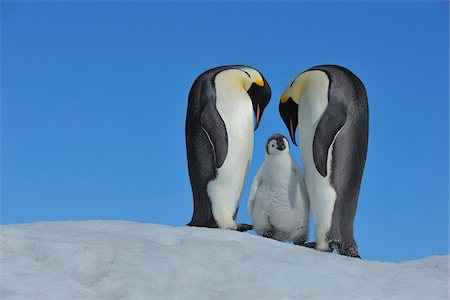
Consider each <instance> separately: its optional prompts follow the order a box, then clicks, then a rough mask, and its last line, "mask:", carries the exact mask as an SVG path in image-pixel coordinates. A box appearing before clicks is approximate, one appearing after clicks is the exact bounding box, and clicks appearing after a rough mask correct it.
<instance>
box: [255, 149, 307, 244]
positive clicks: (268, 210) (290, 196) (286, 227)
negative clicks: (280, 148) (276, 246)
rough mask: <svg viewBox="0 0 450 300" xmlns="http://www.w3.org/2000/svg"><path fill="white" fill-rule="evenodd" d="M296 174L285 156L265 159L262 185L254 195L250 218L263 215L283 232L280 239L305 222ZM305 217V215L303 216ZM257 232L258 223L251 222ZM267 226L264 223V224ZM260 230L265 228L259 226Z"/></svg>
mask: <svg viewBox="0 0 450 300" xmlns="http://www.w3.org/2000/svg"><path fill="white" fill-rule="evenodd" d="M298 181H299V178H298V177H297V175H296V174H295V173H293V171H292V161H291V158H290V156H288V157H281V156H280V157H276V158H275V157H274V158H271V159H270V160H266V161H265V163H264V173H263V174H262V176H261V185H260V186H259V188H258V192H257V193H256V196H255V207H254V210H253V215H252V217H253V219H256V218H261V219H264V222H263V223H267V224H268V225H272V226H273V227H274V229H275V230H276V231H281V232H283V233H284V235H285V236H284V237H283V238H282V239H283V240H286V239H289V238H290V237H291V234H292V233H294V232H295V231H296V229H298V227H300V226H302V225H305V224H302V221H304V220H301V218H302V217H304V216H303V214H304V213H303V211H304V210H305V209H304V208H303V207H302V205H301V203H300V202H301V201H303V199H302V197H301V192H300V186H299V185H298ZM305 219H306V218H305ZM253 223H254V225H255V230H256V231H257V233H258V234H260V233H259V232H258V228H257V223H256V222H253ZM263 227H267V226H263ZM262 229H263V230H261V234H260V235H262V232H263V231H264V229H266V230H267V228H262Z"/></svg>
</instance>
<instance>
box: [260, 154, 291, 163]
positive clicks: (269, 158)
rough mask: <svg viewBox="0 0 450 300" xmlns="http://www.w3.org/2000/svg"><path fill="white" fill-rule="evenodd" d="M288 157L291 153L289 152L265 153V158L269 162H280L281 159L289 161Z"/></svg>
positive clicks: (289, 157)
mask: <svg viewBox="0 0 450 300" xmlns="http://www.w3.org/2000/svg"><path fill="white" fill-rule="evenodd" d="M290 159H291V155H290V153H289V152H285V153H278V154H267V155H266V160H267V161H268V162H270V163H280V162H283V161H290Z"/></svg>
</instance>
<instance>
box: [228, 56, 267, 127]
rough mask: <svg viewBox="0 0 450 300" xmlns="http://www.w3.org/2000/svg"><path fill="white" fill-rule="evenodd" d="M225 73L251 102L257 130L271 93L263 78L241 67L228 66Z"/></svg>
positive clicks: (251, 69)
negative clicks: (240, 87) (245, 93)
mask: <svg viewBox="0 0 450 300" xmlns="http://www.w3.org/2000/svg"><path fill="white" fill-rule="evenodd" d="M223 68H227V69H226V70H224V71H223V72H226V73H227V75H228V78H230V80H232V81H236V82H237V83H238V84H239V85H241V86H242V87H243V88H244V90H245V91H246V92H247V94H248V95H249V96H250V99H251V101H252V106H253V111H254V113H255V130H256V129H258V126H259V122H260V121H261V117H262V114H263V112H264V109H265V108H266V106H267V104H269V101H270V97H271V96H272V92H271V90H270V86H269V84H268V83H267V81H266V79H265V78H264V76H263V75H262V74H261V73H260V72H259V71H258V70H256V69H254V68H252V67H248V66H243V65H236V66H228V67H223Z"/></svg>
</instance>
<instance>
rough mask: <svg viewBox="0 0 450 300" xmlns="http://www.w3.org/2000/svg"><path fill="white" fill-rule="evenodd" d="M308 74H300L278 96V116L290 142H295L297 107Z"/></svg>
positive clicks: (295, 143)
mask: <svg viewBox="0 0 450 300" xmlns="http://www.w3.org/2000/svg"><path fill="white" fill-rule="evenodd" d="M308 77H309V76H308V73H306V72H305V73H302V74H300V75H298V76H297V77H295V78H294V80H292V82H291V83H290V84H289V85H288V86H287V87H286V89H285V90H284V92H283V94H281V96H280V105H279V110H280V115H281V118H282V119H283V121H284V123H285V124H286V127H287V128H288V130H289V134H290V136H291V139H292V142H293V143H294V145H296V146H297V142H296V141H295V130H296V129H297V126H298V106H299V104H300V102H301V98H302V95H303V91H304V89H305V85H306V84H307V82H308Z"/></svg>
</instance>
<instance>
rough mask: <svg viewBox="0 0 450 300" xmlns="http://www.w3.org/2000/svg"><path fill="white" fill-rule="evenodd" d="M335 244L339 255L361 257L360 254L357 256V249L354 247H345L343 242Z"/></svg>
mask: <svg viewBox="0 0 450 300" xmlns="http://www.w3.org/2000/svg"><path fill="white" fill-rule="evenodd" d="M335 246H336V248H337V251H338V252H339V254H340V255H345V256H348V257H354V258H359V259H361V256H359V253H358V250H357V249H355V247H352V246H347V247H346V246H345V245H344V243H336V244H335Z"/></svg>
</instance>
